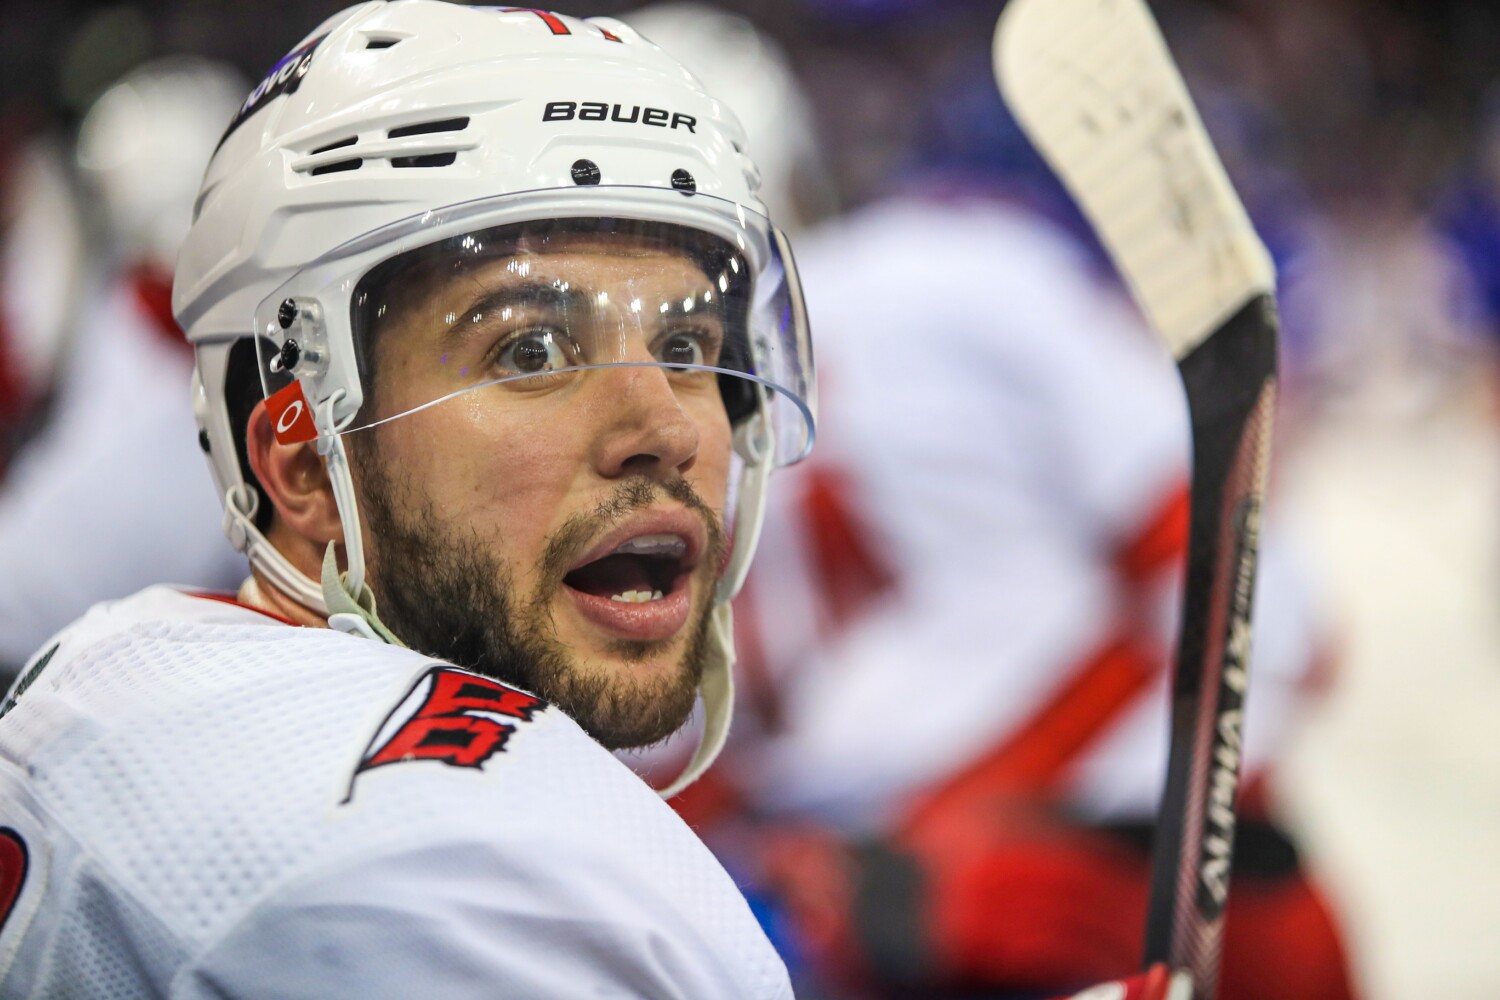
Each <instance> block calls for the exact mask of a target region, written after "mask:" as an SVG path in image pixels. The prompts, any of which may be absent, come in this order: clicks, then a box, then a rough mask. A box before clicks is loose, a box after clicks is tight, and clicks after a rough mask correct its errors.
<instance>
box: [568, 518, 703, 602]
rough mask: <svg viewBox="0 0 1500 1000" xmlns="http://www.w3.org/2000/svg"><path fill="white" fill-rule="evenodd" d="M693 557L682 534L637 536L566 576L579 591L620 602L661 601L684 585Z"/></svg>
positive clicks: (570, 583) (569, 584) (689, 573)
mask: <svg viewBox="0 0 1500 1000" xmlns="http://www.w3.org/2000/svg"><path fill="white" fill-rule="evenodd" d="M693 564H694V560H693V558H692V552H691V547H690V546H689V544H688V540H687V539H686V538H684V537H683V536H682V535H679V534H675V533H671V534H655V535H638V536H636V537H635V538H632V539H630V540H629V541H626V542H625V543H624V544H622V545H618V546H616V547H615V548H613V549H611V550H610V551H609V552H607V553H605V554H604V555H603V556H600V557H599V558H597V559H594V560H592V561H590V562H586V563H584V564H583V565H581V566H578V567H576V568H574V569H573V570H571V571H570V572H569V573H568V574H567V575H566V576H564V577H563V583H564V584H565V585H566V586H568V587H571V588H573V589H574V590H576V591H579V592H580V593H584V594H588V595H590V596H593V597H606V598H608V599H610V600H611V601H615V602H617V603H621V604H645V603H648V602H650V601H660V600H663V599H665V598H667V597H669V596H671V595H672V594H673V593H675V592H677V591H678V590H680V589H682V588H685V587H686V586H687V584H688V580H689V578H690V577H691V575H692V571H693Z"/></svg>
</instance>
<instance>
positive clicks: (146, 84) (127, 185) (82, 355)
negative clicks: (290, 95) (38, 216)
mask: <svg viewBox="0 0 1500 1000" xmlns="http://www.w3.org/2000/svg"><path fill="white" fill-rule="evenodd" d="M244 90H245V86H244V84H243V83H242V82H241V80H240V78H239V76H238V74H236V73H235V72H234V71H232V70H230V69H228V68H227V67H224V66H220V65H218V64H214V63H210V62H207V61H205V60H200V59H193V58H188V57H175V58H171V59H163V60H158V61H156V62H153V63H149V64H147V65H145V66H142V67H140V68H138V69H136V70H135V71H133V72H131V73H130V74H128V75H127V76H126V77H125V78H123V79H121V80H120V81H119V82H118V83H116V84H115V85H114V86H112V87H111V88H110V89H109V90H107V91H105V93H104V94H103V95H102V96H101V97H100V98H99V99H98V100H97V101H96V102H95V104H94V105H93V107H92V108H91V109H90V111H89V113H88V115H87V116H86V117H85V118H84V120H83V123H82V126H81V128H80V131H79V137H78V144H77V159H78V166H79V172H80V173H81V175H82V180H83V182H84V184H85V186H86V188H87V189H88V190H89V191H90V192H91V193H92V195H93V197H94V199H95V202H96V203H97V204H98V205H99V206H100V207H101V208H102V209H103V211H102V212H101V213H99V214H100V215H101V216H102V220H103V223H104V226H103V228H104V232H103V233H101V236H102V237H103V238H104V241H105V243H106V245H107V246H108V251H107V252H106V253H105V254H101V255H99V259H97V260H96V261H95V262H94V265H95V267H96V268H98V269H99V270H100V271H102V273H101V274H99V275H95V276H93V278H92V280H91V282H90V285H89V288H90V291H89V293H88V294H85V292H84V290H83V289H81V288H75V289H73V290H72V291H70V292H69V294H70V295H71V296H73V297H74V298H75V299H78V300H81V301H82V302H85V303H87V304H86V305H85V306H83V307H81V308H76V309H75V310H73V311H72V314H71V320H70V322H71V326H72V328H71V329H70V330H69V333H70V335H71V336H70V338H69V342H68V343H67V344H66V345H65V347H64V348H63V349H61V350H60V351H59V357H60V360H59V361H58V362H57V365H56V367H57V369H58V371H57V374H56V376H55V378H54V379H53V381H54V382H55V390H54V391H55V399H54V400H53V404H52V406H51V408H50V410H49V412H48V415H47V423H46V425H45V427H44V428H43V429H42V431H41V432H40V433H39V434H38V435H37V436H36V437H35V438H34V439H33V440H31V441H30V442H29V443H28V445H27V447H26V448H25V449H24V451H23V452H22V453H21V454H20V455H19V456H18V458H17V461H16V463H15V466H14V468H13V469H12V470H11V474H10V475H9V476H8V477H7V478H6V479H5V481H4V483H3V484H0V670H3V671H4V672H5V673H7V674H9V673H11V672H12V671H14V670H15V669H17V668H19V666H20V665H21V664H22V663H23V662H24V661H25V659H26V658H27V657H28V656H29V655H31V653H32V652H34V651H35V650H36V649H37V647H38V646H40V645H41V644H42V643H43V642H44V641H45V640H46V638H47V637H48V636H49V635H51V634H52V633H53V632H56V631H57V630H58V629H60V628H62V627H63V626H64V625H66V624H67V623H68V622H69V621H71V620H72V619H74V618H76V617H77V616H78V615H80V614H82V613H83V612H84V611H85V610H86V609H87V608H88V607H89V606H90V605H91V604H93V603H95V602H96V601H100V600H104V599H106V598H113V597H121V596H124V595H126V594H130V593H132V592H134V591H136V590H139V589H140V588H141V587H143V586H146V585H148V584H151V583H155V582H160V581H163V580H170V581H173V582H177V583H183V584H189V585H197V586H207V587H228V588H231V589H232V588H233V587H235V586H238V584H239V581H240V580H241V579H242V578H243V577H244V561H243V559H241V558H239V557H237V556H236V555H235V554H234V553H233V552H232V551H230V550H229V549H228V548H227V546H225V545H224V544H223V539H222V532H221V531H220V529H219V520H220V511H219V507H218V505H217V504H216V503H215V502H214V497H213V494H212V491H211V490H210V489H209V487H208V484H207V483H206V482H204V479H203V470H202V466H203V458H202V452H201V451H200V449H199V446H198V441H197V439H196V436H195V434H194V429H193V421H192V403H191V399H190V396H189V392H188V388H189V383H190V380H191V377H192V351H191V350H190V348H189V347H188V344H187V341H186V340H185V339H184V338H183V336H182V332H181V331H180V330H179V329H178V328H177V324H176V322H175V321H174V320H173V318H172V312H171V302H170V299H171V277H172V268H173V266H174V265H175V262H176V258H177V248H178V245H179V244H180V243H181V242H182V238H183V236H184V234H186V233H187V230H188V224H189V221H190V220H191V215H192V206H193V196H194V194H195V193H196V192H197V189H198V182H199V180H200V179H201V177H202V175H203V167H204V166H205V165H206V164H207V163H208V158H209V156H210V155H211V154H212V152H213V149H214V144H215V143H216V142H217V141H218V139H219V136H220V135H221V134H222V133H223V130H224V123H225V122H226V121H227V120H228V119H229V117H230V116H231V115H232V114H233V113H234V111H235V109H237V108H238V107H239V105H240V102H241V101H242V100H243V93H244ZM67 176H68V174H67V173H66V172H65V173H63V174H62V175H61V178H60V179H58V180H54V181H53V183H54V184H57V183H61V182H63V181H65V180H66V178H67ZM55 228H58V229H59V231H58V232H57V233H55V234H49V236H48V237H47V238H40V237H39V236H38V235H37V234H33V236H32V238H31V242H30V246H32V247H42V248H47V247H55V246H57V244H58V241H59V239H60V238H62V237H65V236H66V230H65V229H62V227H55ZM30 253H31V251H29V250H28V256H29V255H30ZM44 256H45V255H44ZM22 297H23V298H25V297H26V296H22ZM38 298H39V299H40V301H43V302H46V301H50V299H51V296H48V295H46V294H45V293H44V292H39V293H38Z"/></svg>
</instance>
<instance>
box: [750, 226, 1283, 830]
mask: <svg viewBox="0 0 1500 1000" xmlns="http://www.w3.org/2000/svg"><path fill="white" fill-rule="evenodd" d="M797 251H798V252H797V260H798V265H799V268H800V270H801V272H802V274H803V283H804V287H805V289H806V295H807V304H808V312H809V316H810V318H811V322H812V325H813V328H814V329H815V330H816V331H817V336H818V354H819V357H818V361H819V369H820V383H821V384H820V408H821V412H820V427H819V439H818V450H817V453H816V454H815V455H814V456H813V457H812V458H811V459H809V461H807V462H806V463H804V464H803V465H801V466H798V467H796V468H794V469H792V470H791V472H790V475H789V476H788V477H787V478H786V479H784V480H783V481H782V488H781V489H780V490H778V492H777V493H776V494H775V496H774V497H772V499H771V504H770V509H769V511H768V515H767V520H766V527H765V532H764V536H763V541H762V544H761V551H760V555H759V557H758V558H757V561H756V566H755V570H754V571H753V573H752V574H751V578H750V586H749V588H748V589H747V593H746V595H745V597H743V598H742V599H741V601H740V602H739V604H738V605H737V610H738V611H739V619H740V622H741V625H742V641H741V652H742V663H743V664H744V667H745V669H746V670H747V671H750V670H753V669H754V668H755V667H756V666H757V664H759V665H761V666H762V667H763V669H764V670H765V671H766V673H767V674H768V676H766V677H763V678H755V677H753V676H747V677H746V678H745V679H744V680H743V681H742V690H745V689H748V690H746V695H747V698H746V700H747V702H749V703H752V704H753V703H754V702H755V700H756V695H755V693H754V685H755V684H756V683H757V682H760V683H763V684H765V685H767V686H769V687H770V688H771V689H772V690H773V691H774V692H775V693H776V696H775V697H774V698H773V699H772V700H773V701H774V702H776V711H775V713H774V714H775V715H776V718H775V719H774V720H772V722H771V723H770V724H769V725H768V726H767V727H766V728H767V730H768V732H767V735H766V739H765V741H764V743H763V744H762V745H761V746H759V747H757V748H754V749H753V750H749V753H748V756H746V755H742V756H741V758H740V761H739V763H740V766H738V767H737V768H736V774H737V775H738V776H739V777H740V779H741V780H742V781H743V783H744V784H746V785H747V786H749V787H750V789H751V790H752V795H753V797H754V798H755V799H756V800H757V801H758V802H759V803H760V804H761V805H762V806H766V807H770V808H772V809H775V810H790V811H796V812H799V813H813V814H816V815H819V816H820V817H822V818H824V819H827V820H832V821H834V822H836V823H838V824H840V825H843V826H846V827H849V828H852V829H856V830H866V831H868V830H871V829H879V828H881V827H882V826H883V824H885V823H886V822H887V821H888V820H890V819H892V818H893V817H895V816H896V815H897V814H898V813H899V812H900V810H901V809H902V808H903V807H904V806H906V805H907V804H909V803H910V802H911V801H912V799H913V798H914V797H919V796H921V795H923V794H924V793H926V792H928V791H931V790H932V789H933V788H934V787H936V786H941V785H942V784H943V783H944V782H946V781H947V780H950V779H951V778H952V777H953V776H954V775H955V774H956V773H958V772H961V771H964V770H965V769H968V768H971V767H973V766H975V764H976V763H977V762H980V761H984V760H985V759H986V757H987V756H989V755H992V754H995V753H996V752H997V751H1000V752H1001V754H1002V756H1003V755H1004V754H1005V753H1009V754H1010V760H1009V761H1007V763H1005V764H1003V765H1001V766H1011V767H1019V768H1021V769H1023V770H1026V769H1029V772H1028V773H1027V775H1025V778H1026V780H1029V781H1033V782H1035V783H1036V784H1037V785H1045V786H1046V787H1047V788H1048V789H1049V790H1050V791H1052V792H1054V793H1056V794H1059V795H1060V796H1061V797H1062V799H1063V800H1064V801H1065V802H1067V803H1068V804H1069V805H1070V806H1071V807H1072V808H1073V809H1074V810H1076V811H1077V812H1078V813H1079V814H1081V815H1083V816H1086V817H1090V818H1094V819H1106V820H1107V819H1127V818H1136V817H1142V816H1145V815H1148V814H1150V813H1151V812H1152V811H1154V808H1155V799H1156V796H1157V795H1158V792H1159V788H1160V784H1161V780H1162V774H1163V772H1164V768H1165V760H1166V743H1167V734H1166V730H1167V703H1168V698H1167V691H1166V682H1167V675H1168V670H1167V665H1168V662H1169V660H1170V655H1169V650H1168V647H1169V643H1170V641H1171V637H1172V635H1173V634H1175V626H1174V624H1173V623H1172V622H1171V621H1170V619H1171V617H1172V615H1173V612H1172V610H1171V605H1172V604H1173V603H1174V601H1175V598H1176V591H1177V587H1178V586H1180V584H1179V582H1178V580H1177V578H1176V572H1177V569H1176V567H1177V565H1178V560H1180V558H1181V554H1182V553H1181V550H1180V548H1176V549H1174V548H1173V547H1172V545H1171V538H1172V537H1174V532H1175V533H1176V535H1178V536H1181V537H1185V534H1186V532H1185V526H1186V520H1185V519H1186V486H1187V474H1188V447H1189V445H1188V425H1187V412H1186V404H1185V403H1184V401H1183V395H1182V388H1181V383H1180V381H1179V380H1178V377H1177V374H1176V371H1175V369H1174V367H1173V364H1172V361H1171V359H1170V358H1169V357H1168V356H1167V354H1166V352H1164V351H1163V350H1162V349H1161V347H1160V346H1159V344H1158V343H1157V342H1156V341H1155V339H1154V338H1152V337H1150V335H1149V334H1148V333H1147V332H1146V331H1145V330H1144V329H1143V328H1142V327H1141V326H1140V325H1139V320H1138V319H1137V318H1136V317H1135V316H1134V315H1133V314H1132V313H1131V312H1130V311H1129V310H1128V306H1127V305H1126V304H1125V303H1124V300H1123V296H1122V294H1121V293H1118V292H1116V291H1114V290H1113V289H1111V288H1109V287H1108V286H1107V285H1106V283H1105V279H1104V278H1103V277H1102V276H1101V275H1100V274H1099V273H1098V272H1097V271H1096V270H1095V269H1094V268H1093V267H1092V266H1091V265H1090V263H1089V261H1088V260H1087V258H1086V256H1085V255H1084V253H1083V252H1082V250H1081V249H1080V248H1079V247H1077V246H1076V245H1075V244H1074V243H1073V241H1072V240H1071V239H1070V238H1069V237H1067V236H1065V235H1063V234H1062V233H1061V232H1060V231H1058V230H1057V229H1055V228H1054V227H1052V226H1051V225H1049V224H1047V223H1046V222H1044V221H1043V220H1041V219H1040V218H1039V217H1038V216H1036V215H1035V214H1033V213H1031V212H1029V211H1026V210H1023V209H1021V208H1019V207H1012V206H1009V205H1007V204H1004V203H1001V202H997V201H994V200H990V199H984V198H979V197H967V198H958V199H954V200H951V201H936V200H919V199H900V200H894V201H890V202H886V203H884V204H879V205H876V206H873V207H871V208H867V209H865V210H863V211H861V212H859V213H857V214H855V215H854V216H853V217H851V218H849V219H846V220H844V221H842V222H840V223H837V224H834V225H831V226H828V227H826V228H825V229H822V230H820V231H819V232H817V233H816V234H814V235H813V236H811V237H810V238H807V239H804V240H803V241H801V242H800V243H799V244H798V248H797ZM1273 517H1274V505H1273ZM1287 555H1288V553H1287V552H1286V548H1285V546H1284V544H1283V543H1281V542H1280V541H1279V540H1278V539H1277V538H1276V536H1275V531H1274V526H1273V529H1272V531H1271V532H1270V533H1269V535H1268V538H1267V542H1266V545H1265V549H1264V553H1263V570H1262V580H1261V587H1260V589H1259V597H1258V607H1257V616H1256V625H1257V639H1256V641H1257V648H1256V668H1257V671H1258V672H1257V674H1256V678H1255V683H1254V688H1253V691H1252V694H1251V696H1250V699H1249V711H1250V713H1251V718H1250V720H1249V723H1248V725H1247V730H1248V740H1249V743H1250V747H1249V756H1250V761H1249V766H1250V767H1251V768H1252V769H1253V768H1254V767H1255V766H1256V765H1257V764H1259V763H1262V762H1264V761H1265V760H1266V759H1267V756H1268V753H1269V750H1270V749H1271V748H1273V747H1275V746H1276V744H1277V743H1278V742H1279V739H1280V734H1281V732H1282V729H1283V725H1284V722H1285V721H1286V717H1287V714H1288V713H1287V710H1288V707H1289V705H1290V701H1291V699H1292V698H1293V696H1294V687H1295V683H1296V679H1297V678H1298V676H1300V675H1301V673H1302V672H1304V671H1305V669H1306V668H1307V666H1308V664H1309V662H1310V660H1311V651H1312V645H1313V644H1312V626H1311V623H1310V622H1309V621H1308V620H1307V612H1306V610H1305V598H1306V596H1307V595H1306V594H1305V592H1304V590H1303V588H1302V587H1301V585H1300V584H1299V582H1298V579H1297V575H1296V573H1295V568H1294V566H1293V565H1292V564H1290V562H1289V561H1288V559H1287ZM1069 741H1073V743H1076V745H1070V744H1069ZM1008 747H1009V748H1010V749H1007V748H1008ZM747 749H748V748H747ZM1016 761H1020V763H1015V762H1016Z"/></svg>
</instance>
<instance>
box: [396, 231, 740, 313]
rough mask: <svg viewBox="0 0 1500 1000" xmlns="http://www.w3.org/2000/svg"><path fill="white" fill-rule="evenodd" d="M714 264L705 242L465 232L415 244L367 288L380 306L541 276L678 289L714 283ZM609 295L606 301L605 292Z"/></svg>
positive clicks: (435, 301) (436, 301)
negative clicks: (437, 243) (431, 244)
mask: <svg viewBox="0 0 1500 1000" xmlns="http://www.w3.org/2000/svg"><path fill="white" fill-rule="evenodd" d="M713 269H715V268H714V265H713V262H712V260H711V254H710V253H708V252H707V251H706V250H705V249H703V248H690V247H687V246H683V245H681V244H677V243H673V242H670V241H668V240H665V239H662V238H658V237H652V236H645V235H640V234H626V233H607V234H606V233H569V232H562V233H542V234H523V235H520V236H508V237H507V236H499V237H487V236H486V235H485V234H475V235H473V236H466V237H464V238H463V239H462V240H459V241H456V245H455V244H452V243H450V244H445V245H444V246H442V247H435V248H426V249H424V250H419V251H415V252H414V254H413V255H412V259H411V260H410V261H409V262H408V263H407V266H404V267H400V266H398V267H396V268H393V269H391V270H390V273H389V275H388V277H387V279H386V280H384V281H382V282H379V283H376V284H375V285H374V286H372V287H371V288H369V289H367V293H368V295H369V296H371V297H372V298H374V299H377V300H379V305H380V306H382V307H384V308H383V310H382V312H384V313H386V314H390V313H397V314H400V313H410V312H411V311H412V310H414V309H415V310H417V311H418V312H421V313H428V314H430V313H431V312H433V311H434V310H439V311H441V310H451V309H460V310H461V309H462V308H463V307H464V305H465V304H466V303H467V302H468V301H471V300H472V299H474V298H475V297H479V296H484V295H489V294H493V293H494V292H496V291H504V290H505V289H507V288H516V289H523V288H533V287H535V286H536V285H537V284H538V283H542V284H550V285H554V286H557V287H559V288H567V289H572V290H579V291H581V290H583V289H590V290H594V291H602V292H605V293H608V292H609V291H610V290H611V289H620V288H629V289H634V290H636V291H639V292H647V293H655V294H659V295H672V294H678V293H679V292H686V291H692V290H695V289H697V288H698V287H699V286H703V287H709V286H710V285H711V282H712V281H713V278H712V276H710V274H709V273H708V272H709V271H710V270H713ZM605 301H608V299H607V298H606V299H605Z"/></svg>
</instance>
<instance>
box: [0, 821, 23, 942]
mask: <svg viewBox="0 0 1500 1000" xmlns="http://www.w3.org/2000/svg"><path fill="white" fill-rule="evenodd" d="M29 865H30V862H29V858H28V856H27V852H26V841H25V840H23V839H22V838H21V835H20V834H19V833H17V832H16V831H15V830H12V829H11V828H10V827H8V826H5V827H0V929H3V928H4V927H5V922H6V921H7V920H9V919H10V911H11V910H13V909H15V908H16V900H17V899H19V898H20V896H21V887H22V886H23V885H25V884H26V869H27V868H28V867H29Z"/></svg>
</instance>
